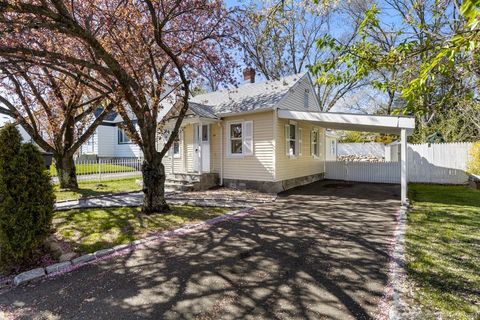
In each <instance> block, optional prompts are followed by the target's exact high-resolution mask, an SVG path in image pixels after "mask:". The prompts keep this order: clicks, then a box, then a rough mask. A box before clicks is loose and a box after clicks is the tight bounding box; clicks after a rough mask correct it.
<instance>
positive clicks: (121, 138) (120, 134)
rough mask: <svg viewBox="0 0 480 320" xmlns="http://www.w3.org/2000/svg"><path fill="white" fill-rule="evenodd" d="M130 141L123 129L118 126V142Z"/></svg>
mask: <svg viewBox="0 0 480 320" xmlns="http://www.w3.org/2000/svg"><path fill="white" fill-rule="evenodd" d="M126 143H132V140H130V138H129V137H128V136H127V134H126V132H125V130H123V129H122V128H120V127H118V144H126Z"/></svg>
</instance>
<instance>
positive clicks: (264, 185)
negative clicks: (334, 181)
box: [223, 172, 325, 193]
mask: <svg viewBox="0 0 480 320" xmlns="http://www.w3.org/2000/svg"><path fill="white" fill-rule="evenodd" d="M324 175H325V174H324V173H323V172H322V173H318V174H313V175H309V176H304V177H298V178H293V179H288V180H282V181H253V180H240V179H223V185H224V186H225V187H227V188H232V189H253V190H258V191H260V192H267V193H279V192H282V191H285V190H288V189H292V188H295V187H298V186H303V185H306V184H309V183H312V182H315V181H319V180H323V179H324Z"/></svg>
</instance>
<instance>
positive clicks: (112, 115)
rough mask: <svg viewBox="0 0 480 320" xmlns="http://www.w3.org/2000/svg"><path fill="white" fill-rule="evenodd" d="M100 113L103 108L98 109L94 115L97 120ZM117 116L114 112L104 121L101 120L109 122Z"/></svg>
mask: <svg viewBox="0 0 480 320" xmlns="http://www.w3.org/2000/svg"><path fill="white" fill-rule="evenodd" d="M102 112H103V108H102V107H98V108H97V109H96V110H95V113H94V115H95V118H98V117H99V116H100V114H101V113H102ZM117 116H118V113H116V112H115V111H110V112H109V113H108V114H107V116H106V117H105V119H103V121H110V122H111V121H114V120H115V118H116V117H117Z"/></svg>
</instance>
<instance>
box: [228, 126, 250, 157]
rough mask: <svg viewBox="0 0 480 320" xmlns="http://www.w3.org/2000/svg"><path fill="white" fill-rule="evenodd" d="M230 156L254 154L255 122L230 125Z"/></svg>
mask: <svg viewBox="0 0 480 320" xmlns="http://www.w3.org/2000/svg"><path fill="white" fill-rule="evenodd" d="M228 154H229V155H231V156H235V155H241V156H245V155H252V154H253V121H244V122H236V123H230V124H229V125H228Z"/></svg>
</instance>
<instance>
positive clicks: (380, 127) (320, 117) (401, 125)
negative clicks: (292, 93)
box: [277, 109, 415, 135]
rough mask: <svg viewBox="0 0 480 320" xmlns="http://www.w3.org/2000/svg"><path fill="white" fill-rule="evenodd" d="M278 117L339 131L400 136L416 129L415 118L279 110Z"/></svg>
mask: <svg viewBox="0 0 480 320" xmlns="http://www.w3.org/2000/svg"><path fill="white" fill-rule="evenodd" d="M277 112H278V117H279V118H282V119H291V120H303V121H310V122H314V123H317V124H319V125H321V126H322V127H325V128H331V129H337V130H352V131H368V132H380V133H390V134H400V132H401V130H402V129H406V132H407V134H409V135H410V134H412V133H413V129H415V119H414V118H413V117H400V116H375V115H366V114H354V113H335V112H312V111H293V110H283V109H278V110H277Z"/></svg>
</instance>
